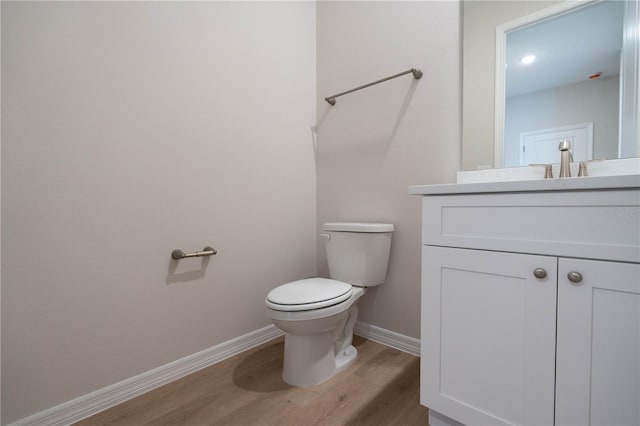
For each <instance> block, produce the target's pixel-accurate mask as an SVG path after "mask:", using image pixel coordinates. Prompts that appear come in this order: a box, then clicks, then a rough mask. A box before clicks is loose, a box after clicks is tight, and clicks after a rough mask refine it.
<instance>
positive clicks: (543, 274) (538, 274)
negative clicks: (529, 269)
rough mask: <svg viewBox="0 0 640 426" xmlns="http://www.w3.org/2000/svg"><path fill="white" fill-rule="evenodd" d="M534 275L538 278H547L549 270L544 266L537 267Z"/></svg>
mask: <svg viewBox="0 0 640 426" xmlns="http://www.w3.org/2000/svg"><path fill="white" fill-rule="evenodd" d="M533 276H534V277H536V278H540V279H542V278H546V277H547V271H545V270H544V269H542V268H536V269H534V270H533Z"/></svg>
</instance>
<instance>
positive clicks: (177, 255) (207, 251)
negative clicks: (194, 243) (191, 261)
mask: <svg viewBox="0 0 640 426" xmlns="http://www.w3.org/2000/svg"><path fill="white" fill-rule="evenodd" d="M214 254H218V251H217V250H216V249H214V248H213V247H211V246H206V247H205V248H204V249H203V250H202V251H194V252H191V253H185V252H183V251H182V250H180V249H175V250H174V251H172V252H171V258H172V259H175V260H178V259H184V258H186V257H203V256H213V255H214Z"/></svg>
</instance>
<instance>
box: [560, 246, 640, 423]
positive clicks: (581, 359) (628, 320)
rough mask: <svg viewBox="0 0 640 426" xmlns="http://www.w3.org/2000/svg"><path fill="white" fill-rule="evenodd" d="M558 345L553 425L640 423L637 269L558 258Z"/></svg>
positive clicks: (639, 277)
mask: <svg viewBox="0 0 640 426" xmlns="http://www.w3.org/2000/svg"><path fill="white" fill-rule="evenodd" d="M572 272H574V273H575V272H577V273H579V274H580V275H581V277H582V280H581V281H579V282H575V283H574V282H571V281H570V280H569V277H568V274H570V273H572ZM574 277H575V276H574ZM575 278H579V277H575ZM575 278H574V279H575ZM557 345H558V349H557V350H558V355H557V383H556V425H580V426H586V425H634V426H637V425H640V265H638V264H630V263H616V262H599V261H592V260H579V259H563V258H561V259H560V262H559V272H558V344H557Z"/></svg>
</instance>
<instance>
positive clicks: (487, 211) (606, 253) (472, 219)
mask: <svg viewBox="0 0 640 426" xmlns="http://www.w3.org/2000/svg"><path fill="white" fill-rule="evenodd" d="M422 215H423V216H422V242H423V244H425V245H435V246H448V247H461V248H475V249H483V250H496V251H509V252H522V253H536V254H545V255H557V256H567V257H582V258H591V259H606V260H618V261H628V262H640V191H639V190H637V189H633V190H619V191H567V192H546V193H545V192H537V193H510V194H472V195H443V196H425V197H423V213H422Z"/></svg>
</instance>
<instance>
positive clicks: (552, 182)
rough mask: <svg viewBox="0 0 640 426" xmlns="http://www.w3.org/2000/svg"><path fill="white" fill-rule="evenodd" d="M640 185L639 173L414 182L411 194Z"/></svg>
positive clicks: (621, 187)
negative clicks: (459, 181) (471, 181)
mask: <svg viewBox="0 0 640 426" xmlns="http://www.w3.org/2000/svg"><path fill="white" fill-rule="evenodd" d="M629 188H640V175H639V174H633V175H618V176H588V177H572V178H554V179H537V180H512V181H499V182H476V183H450V184H441V185H411V186H410V187H409V194H411V195H453V194H484V193H496V192H530V191H583V190H590V189H629Z"/></svg>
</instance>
